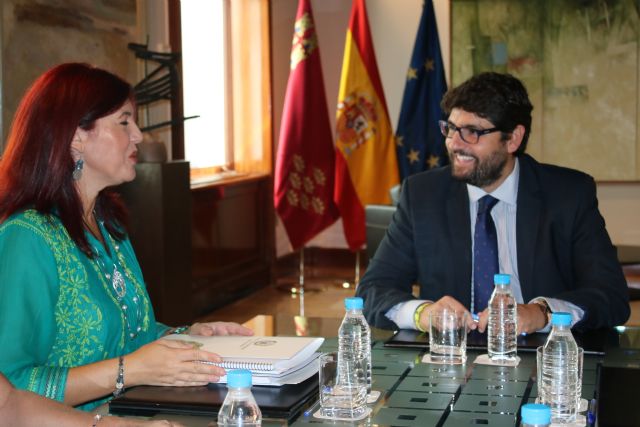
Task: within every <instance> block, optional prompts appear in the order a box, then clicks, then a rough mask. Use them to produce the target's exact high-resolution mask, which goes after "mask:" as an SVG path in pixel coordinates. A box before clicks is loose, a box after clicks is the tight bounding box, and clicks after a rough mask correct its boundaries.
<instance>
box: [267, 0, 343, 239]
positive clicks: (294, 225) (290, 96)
mask: <svg viewBox="0 0 640 427" xmlns="http://www.w3.org/2000/svg"><path fill="white" fill-rule="evenodd" d="M334 160H335V151H334V148H333V137H332V134H331V124H330V122H329V111H328V109H327V99H326V95H325V91H324V81H323V79H322V68H321V67H320V51H319V49H318V38H317V36H316V29H315V26H314V23H313V14H312V12H311V4H310V3H309V0H300V1H299V3H298V13H297V14H296V22H295V27H294V34H293V42H292V47H291V72H290V74H289V81H288V83H287V92H286V95H285V101H284V110H283V112H282V123H281V126H280V140H279V142H278V153H277V156H276V170H275V182H274V194H273V199H274V204H275V207H276V211H277V212H278V215H279V216H280V219H281V220H282V223H283V224H284V227H285V229H286V230H287V235H288V236H289V241H290V242H291V245H292V246H293V248H294V249H298V248H300V247H302V246H304V244H305V243H306V242H308V241H309V240H310V239H311V238H313V237H314V236H315V235H316V234H318V233H319V232H320V231H322V230H324V229H325V228H326V227H328V226H329V225H331V224H333V223H334V222H335V220H336V219H337V218H338V210H337V208H336V206H335V204H334V202H333V183H334V174H335V171H334Z"/></svg>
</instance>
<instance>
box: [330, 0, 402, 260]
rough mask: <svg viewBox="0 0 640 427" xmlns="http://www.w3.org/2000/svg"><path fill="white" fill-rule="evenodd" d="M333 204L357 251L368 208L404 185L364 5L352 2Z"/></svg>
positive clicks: (340, 99)
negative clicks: (400, 183) (396, 187)
mask: <svg viewBox="0 0 640 427" xmlns="http://www.w3.org/2000/svg"><path fill="white" fill-rule="evenodd" d="M336 128H337V129H336V134H337V136H336V166H335V167H336V184H335V185H336V187H335V192H334V199H335V201H336V204H337V205H338V209H339V210H340V214H341V216H342V221H343V226H344V234H345V237H346V240H347V243H348V244H349V248H350V249H351V250H352V251H356V250H359V249H361V248H362V246H363V245H364V244H365V242H366V235H365V218H364V206H365V205H368V204H390V203H391V199H390V197H389V190H390V189H391V187H393V186H395V185H397V184H398V182H399V174H398V163H397V160H396V149H395V143H394V138H393V132H392V130H391V123H390V122H389V113H388V112H387V104H386V102H385V98H384V93H383V91H382V82H381V81H380V75H379V74H378V65H377V63H376V57H375V53H374V51H373V41H372V39H371V32H370V31H369V23H368V22H367V11H366V8H365V1H364V0H353V4H352V7H351V18H350V19H349V29H348V30H347V38H346V41H345V47H344V58H343V62H342V75H341V78H340V90H339V93H338V111H337V114H336Z"/></svg>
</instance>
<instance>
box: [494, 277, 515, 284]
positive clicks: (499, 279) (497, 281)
mask: <svg viewBox="0 0 640 427" xmlns="http://www.w3.org/2000/svg"><path fill="white" fill-rule="evenodd" d="M493 283H494V284H495V285H510V284H511V276H509V275H508V274H494V275H493Z"/></svg>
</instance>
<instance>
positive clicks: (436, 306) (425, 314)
mask: <svg viewBox="0 0 640 427" xmlns="http://www.w3.org/2000/svg"><path fill="white" fill-rule="evenodd" d="M444 309H447V310H453V311H458V312H461V313H462V312H466V313H467V328H469V329H475V328H476V322H474V321H473V318H472V317H471V313H469V310H467V309H466V308H465V306H464V305H462V304H461V303H460V302H458V300H456V299H455V298H453V297H450V296H448V295H447V296H444V297H442V298H440V299H439V300H438V301H436V302H434V303H433V304H429V305H428V306H427V307H425V309H424V310H422V313H420V327H422V329H423V330H425V331H429V313H431V312H432V311H434V310H435V311H438V310H444Z"/></svg>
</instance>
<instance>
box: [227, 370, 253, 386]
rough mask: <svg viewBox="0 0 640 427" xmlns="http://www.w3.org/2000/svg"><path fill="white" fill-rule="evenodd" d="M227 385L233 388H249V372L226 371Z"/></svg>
mask: <svg viewBox="0 0 640 427" xmlns="http://www.w3.org/2000/svg"><path fill="white" fill-rule="evenodd" d="M227 385H228V386H229V387H234V388H246V387H251V371H250V370H248V369H234V370H233V371H227Z"/></svg>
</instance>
